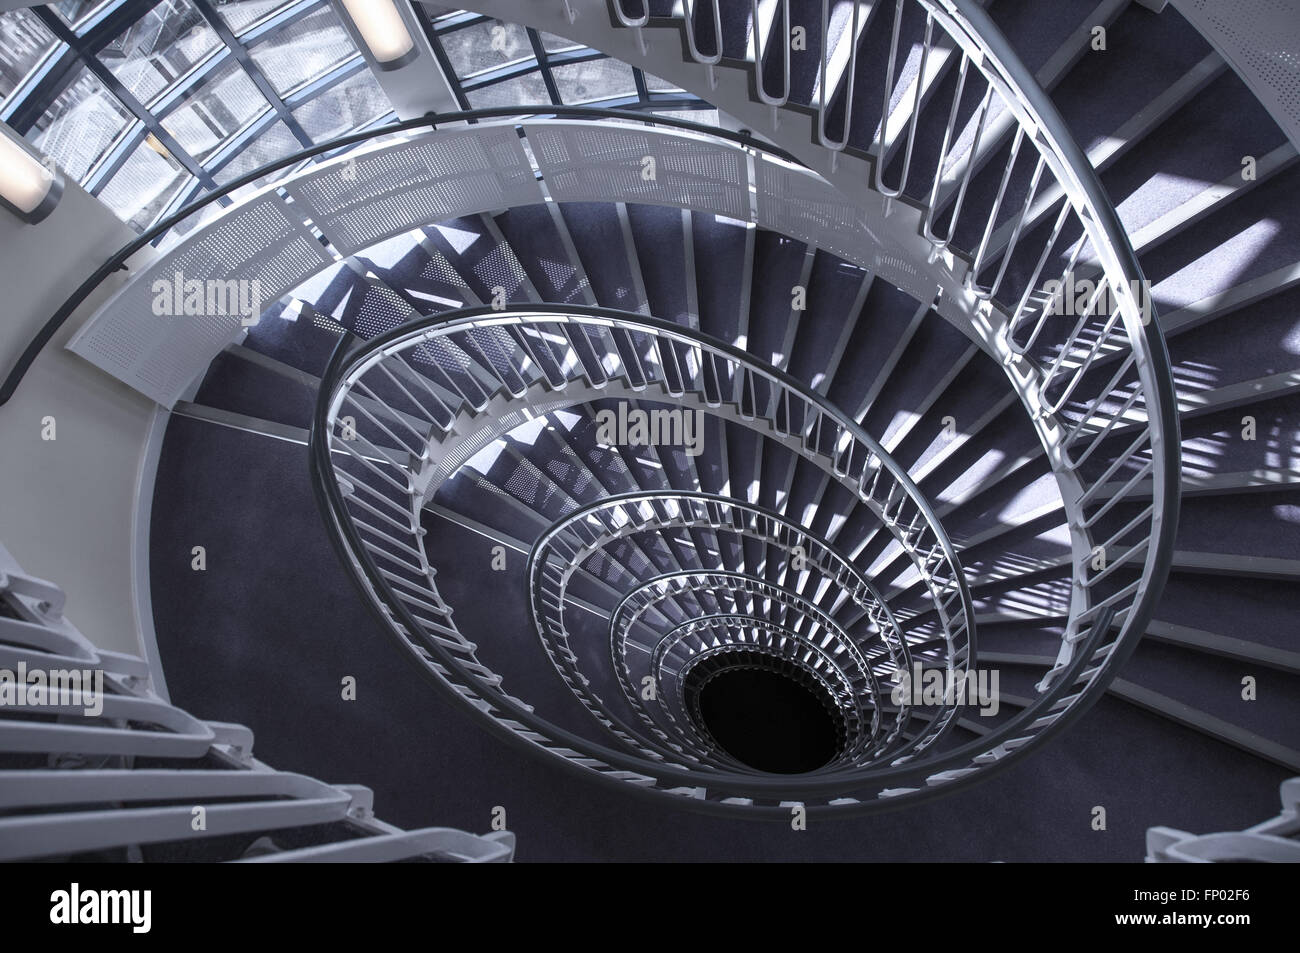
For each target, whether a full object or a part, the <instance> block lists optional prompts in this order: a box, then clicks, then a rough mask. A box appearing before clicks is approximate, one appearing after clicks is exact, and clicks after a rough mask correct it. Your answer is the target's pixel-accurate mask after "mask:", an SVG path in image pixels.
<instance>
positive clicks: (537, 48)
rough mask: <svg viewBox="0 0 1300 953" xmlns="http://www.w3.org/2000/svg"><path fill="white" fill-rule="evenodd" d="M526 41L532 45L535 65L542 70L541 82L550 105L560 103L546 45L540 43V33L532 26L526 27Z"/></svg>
mask: <svg viewBox="0 0 1300 953" xmlns="http://www.w3.org/2000/svg"><path fill="white" fill-rule="evenodd" d="M528 42H529V43H531V44H532V46H533V58H534V59H536V60H537V66H538V68H539V69H540V70H541V71H542V82H543V83H545V84H546V95H548V96H550V97H551V104H552V105H554V106H559V105H561V102H562V101H561V99H560V88H559V87H558V86H556V85H555V77H554V76H553V75H552V74H551V63H550V54H548V53H547V52H546V46H545V44H543V43H542V36H541V34H540V33H538V32H537V31H536V30H534V29H533V28H532V27H528Z"/></svg>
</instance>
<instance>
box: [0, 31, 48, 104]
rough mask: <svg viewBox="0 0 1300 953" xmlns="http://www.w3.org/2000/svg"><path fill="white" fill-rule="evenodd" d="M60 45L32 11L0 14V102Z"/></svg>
mask: <svg viewBox="0 0 1300 953" xmlns="http://www.w3.org/2000/svg"><path fill="white" fill-rule="evenodd" d="M57 45H58V41H57V40H55V38H54V34H53V33H51V32H50V31H49V29H48V28H47V27H46V26H45V24H44V23H42V22H41V21H40V20H39V19H37V17H36V14H34V13H32V11H31V10H26V9H24V10H10V11H7V12H5V13H0V100H4V99H7V98H8V97H9V94H10V93H12V92H13V91H14V89H15V88H16V87H17V86H18V84H19V83H21V82H22V81H23V79H24V78H25V77H26V76H27V74H28V73H30V72H31V71H32V70H33V69H35V68H36V66H37V64H38V63H40V62H41V60H43V59H44V58H45V55H46V54H47V53H49V51H50V50H52V49H54V47H55V46H57Z"/></svg>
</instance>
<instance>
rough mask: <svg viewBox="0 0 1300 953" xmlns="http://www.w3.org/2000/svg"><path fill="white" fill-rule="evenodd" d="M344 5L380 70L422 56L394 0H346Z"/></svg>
mask: <svg viewBox="0 0 1300 953" xmlns="http://www.w3.org/2000/svg"><path fill="white" fill-rule="evenodd" d="M343 6H344V8H345V9H346V10H347V11H348V16H349V17H350V18H351V20H352V23H353V25H354V26H355V27H356V28H357V32H358V33H360V34H361V39H362V41H363V42H364V43H365V44H366V46H367V47H368V48H369V49H370V55H371V56H373V57H374V59H375V65H377V66H378V67H379V68H380V69H382V70H391V69H398V68H400V67H402V66H405V65H406V64H407V63H409V62H411V60H413V59H415V57H416V56H417V55H419V50H418V49H416V46H415V40H413V39H412V38H411V33H410V31H409V30H408V29H407V28H406V23H405V21H403V20H402V14H401V11H399V10H398V9H397V4H396V3H395V2H394V0H343Z"/></svg>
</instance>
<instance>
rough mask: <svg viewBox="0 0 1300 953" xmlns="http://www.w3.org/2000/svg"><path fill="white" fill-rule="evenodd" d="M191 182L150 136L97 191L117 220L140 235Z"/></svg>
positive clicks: (190, 177)
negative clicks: (120, 220)
mask: <svg viewBox="0 0 1300 953" xmlns="http://www.w3.org/2000/svg"><path fill="white" fill-rule="evenodd" d="M193 180H194V177H193V176H191V175H190V174H189V173H188V172H186V171H185V170H184V169H183V168H181V164H180V163H179V162H177V161H176V160H175V159H173V158H172V157H171V156H170V155H168V154H167V150H166V149H164V148H163V146H162V143H160V142H159V141H158V140H157V139H155V138H154V137H153V136H152V135H150V136H146V137H145V140H144V141H143V142H141V143H140V145H138V146H136V148H135V151H133V152H132V153H131V155H130V157H129V158H128V159H127V160H126V162H124V163H123V164H122V167H121V168H120V169H118V170H117V172H116V173H114V175H113V177H112V178H111V179H109V181H108V183H107V184H106V185H105V186H104V187H103V188H102V189H100V191H99V197H100V199H101V200H102V201H103V202H104V203H105V204H107V205H108V207H109V208H111V209H112V210H113V211H114V212H116V213H117V216H118V218H120V219H122V221H124V222H126V223H127V224H129V225H130V226H132V227H133V228H136V229H138V230H140V231H143V230H144V229H145V228H147V227H148V226H149V225H150V224H151V223H152V222H153V221H154V219H156V218H157V217H158V216H159V215H160V214H162V212H163V211H164V210H165V209H166V208H167V207H168V206H169V205H170V204H171V202H172V200H173V199H175V198H176V195H177V193H179V192H180V191H181V189H183V188H185V187H187V186H188V185H189V184H190V183H191V182H192V181H193Z"/></svg>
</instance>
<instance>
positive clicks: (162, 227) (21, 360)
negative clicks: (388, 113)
mask: <svg viewBox="0 0 1300 953" xmlns="http://www.w3.org/2000/svg"><path fill="white" fill-rule="evenodd" d="M516 116H518V117H523V116H541V117H546V116H551V117H559V116H566V117H572V118H588V119H622V120H626V121H629V122H642V123H653V124H654V125H656V126H670V127H673V128H677V129H684V130H686V131H688V132H697V133H702V134H704V135H708V136H712V137H714V138H718V139H726V140H729V141H731V142H734V143H736V144H737V145H740V146H743V147H745V148H750V149H757V150H760V151H762V152H766V153H768V154H770V155H774V156H777V157H778V158H780V159H782V160H784V161H786V162H791V163H794V164H797V165H802V163H800V162H799V160H798V159H796V158H795V157H794V156H793V155H791V154H790V153H788V152H786V151H785V150H784V149H781V148H779V147H777V146H773V145H770V144H768V143H764V142H760V141H759V140H757V139H756V138H754V136H753V135H752V134H751V133H750V132H748V131H747V130H740V131H735V130H731V129H722V128H718V127H716V126H705V125H702V124H700V123H697V122H691V121H690V120H688V119H679V118H677V117H676V116H660V115H658V114H654V113H650V114H647V111H646V110H634V109H610V108H607V107H603V106H552V105H543V104H537V105H527V104H521V105H518V106H491V107H484V108H481V109H466V110H460V111H458V112H449V113H430V114H428V115H425V116H418V117H416V118H414V119H405V120H402V121H400V122H393V123H387V124H385V125H382V126H375V127H374V128H373V129H366V130H363V131H361V132H354V133H350V134H348V135H346V136H339V137H338V138H336V139H331V140H330V141H329V142H323V143H318V144H317V145H314V146H310V147H308V148H306V149H300V150H299V151H297V152H295V153H293V154H292V155H289V156H286V157H284V158H281V159H276V160H275V161H273V162H268V163H266V164H265V165H263V166H259V167H258V168H257V169H254V170H253V171H252V172H249V173H247V174H245V175H241V176H240V177H239V178H237V179H233V180H231V181H230V182H227V183H226V184H225V185H223V186H221V187H220V188H217V189H213V190H212V191H210V192H205V193H204V194H203V195H201V196H199V197H198V198H196V199H194V201H192V202H190V203H189V204H187V205H185V206H184V207H183V208H180V209H178V210H177V211H175V212H173V213H172V214H171V215H168V216H167V217H166V218H164V219H162V220H160V221H159V222H157V223H155V224H154V225H152V226H150V227H149V228H148V229H146V230H145V231H144V232H142V233H141V234H140V235H138V236H137V237H136V238H134V239H132V240H131V241H129V242H127V243H126V244H125V245H123V246H122V247H121V248H119V249H118V250H117V251H116V252H114V253H113V254H112V255H110V256H109V257H108V259H107V260H105V261H104V263H103V264H101V265H100V266H99V267H98V268H96V269H95V270H94V271H93V272H91V274H90V276H89V277H88V278H86V279H85V280H84V281H83V282H82V283H81V284H80V285H78V286H77V289H76V290H75V291H74V292H73V293H72V294H71V295H70V296H69V297H68V298H67V300H65V301H64V302H63V304H61V305H60V306H59V307H58V309H57V310H55V312H54V314H53V315H51V316H50V318H49V320H47V321H46V322H45V324H44V325H43V326H42V327H41V329H40V330H39V331H37V332H36V335H35V336H34V337H33V338H32V339H31V341H30V342H28V344H27V347H26V348H24V349H23V352H22V354H21V355H19V357H18V360H17V361H15V362H14V364H13V366H12V367H11V368H10V369H9V372H8V374H6V376H5V379H4V383H3V384H0V407H3V406H4V405H5V404H7V403H8V402H9V400H10V398H11V397H13V395H14V392H15V391H16V390H17V389H18V385H19V384H21V383H22V381H23V378H24V377H25V376H26V374H27V372H28V370H29V369H30V368H31V366H32V364H33V363H34V362H35V361H36V358H37V356H38V355H39V354H40V353H41V351H42V350H44V348H45V345H47V344H48V343H49V342H50V340H51V339H52V338H53V337H54V335H55V334H57V333H58V331H59V329H60V328H61V327H63V325H64V324H66V323H67V321H68V319H69V318H71V317H72V315H73V314H74V313H75V312H76V310H77V309H78V308H79V307H81V306H82V305H83V304H84V303H85V302H86V299H88V298H89V297H90V296H91V295H92V294H94V292H95V289H97V288H98V287H99V286H100V285H101V284H103V283H104V281H105V280H106V279H107V278H108V277H109V276H110V275H113V274H115V273H116V272H118V271H122V270H124V268H125V267H126V263H127V261H128V260H129V259H130V258H131V256H132V255H134V254H135V253H136V252H138V251H140V250H141V249H142V248H144V247H146V246H147V245H150V244H152V243H153V242H154V241H156V240H157V239H158V238H160V237H161V236H163V235H165V234H166V233H167V232H169V231H171V229H173V228H175V227H176V226H177V225H179V224H180V223H181V222H183V221H184V220H186V219H187V218H189V217H190V216H192V215H194V214H195V213H196V212H199V211H201V210H202V209H204V208H206V207H208V206H209V205H211V204H212V203H213V202H216V201H218V200H220V199H222V198H224V197H225V196H227V195H230V194H231V193H232V192H235V191H238V190H239V189H242V188H244V187H245V186H247V185H251V184H253V183H254V182H256V181H257V180H259V179H261V178H264V177H265V176H268V175H270V174H272V173H274V172H279V171H280V170H282V169H287V168H289V167H291V166H295V165H297V164H299V163H301V162H304V161H306V160H307V159H313V158H315V157H316V156H319V155H324V154H326V153H329V152H335V151H338V150H340V149H347V148H350V147H352V146H356V145H360V144H361V143H364V142H369V141H371V140H373V139H378V138H381V137H384V136H390V135H393V134H395V133H400V132H407V131H409V130H412V129H423V128H428V129H430V130H433V129H437V128H438V127H439V126H445V125H450V124H453V123H460V122H465V123H475V122H478V121H479V120H481V119H499V118H503V117H516Z"/></svg>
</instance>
